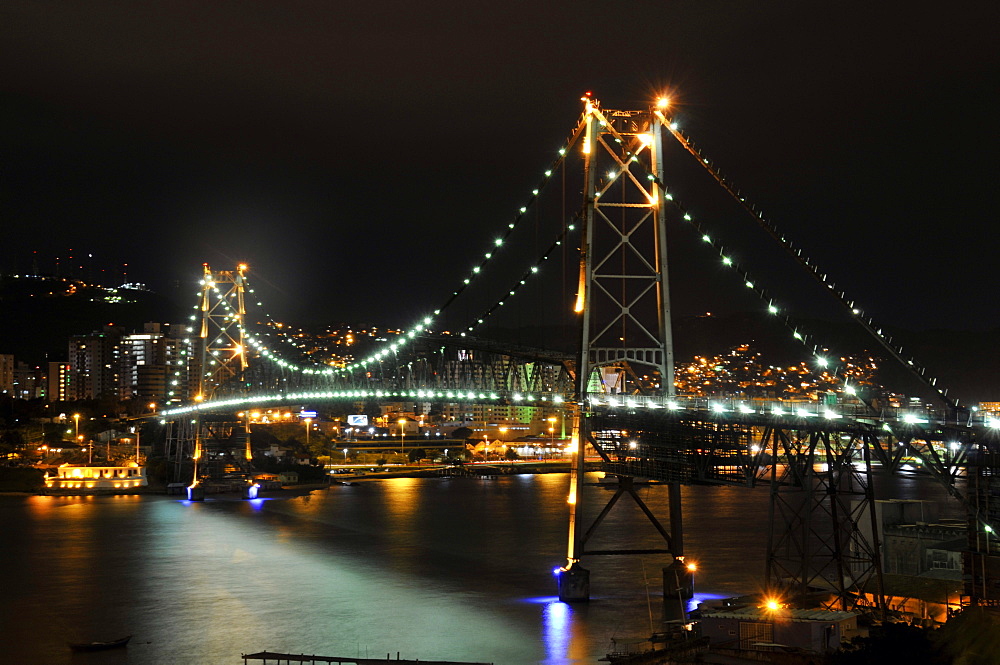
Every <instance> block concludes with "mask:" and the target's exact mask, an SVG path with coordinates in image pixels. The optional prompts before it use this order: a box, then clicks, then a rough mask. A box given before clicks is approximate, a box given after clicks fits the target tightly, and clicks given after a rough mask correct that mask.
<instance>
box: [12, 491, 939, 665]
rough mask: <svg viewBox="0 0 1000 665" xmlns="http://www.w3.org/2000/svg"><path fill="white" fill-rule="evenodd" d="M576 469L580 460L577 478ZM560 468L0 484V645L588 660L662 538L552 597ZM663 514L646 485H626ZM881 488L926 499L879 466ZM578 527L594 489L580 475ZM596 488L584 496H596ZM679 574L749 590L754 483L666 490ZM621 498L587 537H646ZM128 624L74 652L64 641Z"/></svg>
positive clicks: (139, 652)
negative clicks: (161, 491)
mask: <svg viewBox="0 0 1000 665" xmlns="http://www.w3.org/2000/svg"><path fill="white" fill-rule="evenodd" d="M588 480H591V481H594V480H596V477H594V476H588ZM567 482H568V479H567V476H566V475H563V474H549V475H537V476H535V475H525V476H505V477H501V478H499V479H496V480H477V479H468V478H462V479H390V480H382V481H373V482H366V483H360V484H357V485H353V486H334V487H331V488H330V489H329V490H321V491H316V492H313V493H312V494H310V495H308V496H300V497H294V498H288V499H263V500H255V501H236V500H209V501H206V502H204V503H195V504H191V503H187V502H182V501H177V500H173V499H171V498H169V497H159V496H142V497H139V496H119V497H42V496H38V497H0V567H2V572H0V575H2V585H0V645H2V647H3V651H2V652H0V654H2V656H0V660H2V662H9V663H74V664H75V663H86V664H91V663H93V664H104V663H142V664H145V663H152V664H159V663H163V664H164V665H167V664H171V665H185V664H187V663H199V664H201V663H205V664H213V665H214V664H218V665H239V664H240V663H242V662H243V661H242V659H241V658H240V654H241V653H252V652H255V651H263V650H270V651H284V652H291V653H310V654H312V653H315V654H321V655H328V656H357V655H361V656H369V657H382V658H384V657H385V656H386V655H387V654H391V655H392V658H395V657H396V653H397V652H400V656H401V657H402V658H413V659H417V658H419V659H424V660H435V659H437V660H455V661H477V662H491V663H496V664H497V665H528V664H531V663H552V664H555V663H590V664H593V663H596V661H597V659H598V658H600V657H601V656H603V655H604V654H605V653H606V651H607V647H608V645H609V642H610V638H611V637H612V636H618V637H623V636H646V635H648V634H649V632H650V626H651V625H652V624H656V625H658V624H659V621H660V617H661V606H660V604H661V601H662V592H661V572H660V569H661V567H662V566H663V565H664V564H665V563H666V561H665V558H664V557H662V556H659V557H658V556H645V557H634V556H600V557H599V556H594V557H590V558H588V559H586V560H585V561H584V564H585V565H586V567H588V568H590V570H591V586H592V600H591V602H590V603H586V604H577V605H566V604H563V603H560V602H559V601H558V599H557V598H556V597H555V593H556V588H555V580H554V578H553V576H552V572H551V571H552V569H553V568H554V567H556V566H559V565H562V564H563V563H564V562H565V558H564V557H565V551H566V532H567V507H566V501H565V497H566V491H567ZM641 494H642V496H643V499H644V500H645V501H646V502H647V503H648V504H649V505H650V507H651V508H652V509H653V511H654V512H655V513H656V514H657V515H659V516H661V518H662V519H663V521H664V522H666V516H667V503H666V501H667V498H666V488H665V487H663V486H659V487H658V486H650V487H648V488H643V489H642V490H641ZM880 494H882V495H883V496H904V497H914V496H917V495H921V496H923V497H925V498H940V497H943V492H942V491H941V490H939V489H938V488H937V487H936V486H933V485H932V484H931V483H929V482H918V481H913V480H903V481H894V485H893V486H892V487H890V488H887V489H883V490H882V491H880ZM582 497H583V499H584V501H586V502H587V503H586V504H585V505H587V506H589V508H588V515H587V516H586V517H585V518H584V520H583V522H584V526H589V525H590V523H591V522H592V521H593V515H594V514H596V511H597V510H599V508H600V507H601V506H603V505H604V503H605V502H606V501H607V499H608V498H610V491H609V490H607V489H604V488H600V487H595V486H588V487H586V488H585V490H584V493H583V495H582ZM598 502H599V503H598ZM683 503H684V512H685V537H686V549H687V553H688V555H689V558H691V559H697V561H698V562H699V573H698V578H697V591H698V592H699V595H700V596H702V597H704V596H729V595H735V594H740V593H747V592H753V591H755V590H757V588H758V586H759V585H760V583H761V580H762V577H763V567H764V554H765V550H766V544H767V532H766V526H767V506H768V494H767V490H766V489H764V488H762V489H755V490H747V489H742V488H712V487H685V488H684V499H683ZM661 546H662V542H661V541H660V540H659V536H658V535H657V534H656V533H655V532H654V531H653V529H652V527H651V526H649V524H648V522H647V521H646V519H645V517H644V516H642V514H641V513H640V512H639V511H638V510H637V509H636V508H635V507H634V504H633V502H632V501H631V500H629V499H627V498H623V499H622V501H620V502H619V506H618V507H616V509H615V510H614V511H613V512H612V513H611V515H610V516H609V517H608V518H607V520H606V521H605V523H604V524H603V525H602V527H601V528H600V530H599V531H598V532H597V535H596V536H595V537H594V538H593V539H592V541H591V543H589V544H588V547H590V548H594V549H603V548H606V547H630V548H649V547H661ZM127 634H132V635H134V637H133V639H132V642H131V644H130V645H129V646H128V648H127V649H124V650H117V651H113V652H112V651H108V652H102V653H92V654H74V653H72V652H70V651H69V650H68V648H67V647H66V643H67V642H68V641H91V640H105V639H114V638H117V637H121V636H123V635H127Z"/></svg>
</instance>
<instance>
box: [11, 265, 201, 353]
mask: <svg viewBox="0 0 1000 665" xmlns="http://www.w3.org/2000/svg"><path fill="white" fill-rule="evenodd" d="M181 316H182V310H181V308H180V307H178V306H177V305H176V304H175V303H173V302H171V301H170V300H169V299H167V298H165V297H163V296H161V295H159V294H157V293H153V292H152V291H145V290H140V289H109V288H103V287H98V286H92V285H87V284H84V283H83V282H80V281H78V280H73V279H69V278H63V277H17V278H15V277H9V276H7V277H0V353H8V354H13V355H14V357H15V360H19V361H24V362H28V363H32V364H37V363H42V362H46V361H49V360H53V361H55V360H65V359H66V352H67V340H68V339H69V337H70V336H72V335H78V334H85V333H89V332H91V331H94V330H100V329H101V327H102V326H105V325H107V324H109V323H113V324H115V325H120V326H124V327H125V328H126V329H127V330H129V331H131V330H142V325H143V324H144V323H146V322H149V321H156V322H160V323H171V322H177V321H181V320H182V319H181Z"/></svg>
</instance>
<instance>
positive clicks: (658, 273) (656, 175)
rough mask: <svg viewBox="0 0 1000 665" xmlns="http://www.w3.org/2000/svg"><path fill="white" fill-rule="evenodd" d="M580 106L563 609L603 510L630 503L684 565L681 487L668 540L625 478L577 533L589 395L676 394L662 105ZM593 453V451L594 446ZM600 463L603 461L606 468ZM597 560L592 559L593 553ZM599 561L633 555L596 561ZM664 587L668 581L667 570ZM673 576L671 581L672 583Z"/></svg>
mask: <svg viewBox="0 0 1000 665" xmlns="http://www.w3.org/2000/svg"><path fill="white" fill-rule="evenodd" d="M582 101H583V102H584V105H585V108H584V124H585V130H584V136H583V143H582V146H581V150H582V153H583V168H584V201H583V228H582V240H581V247H580V262H579V279H578V288H577V296H576V304H575V308H574V309H575V311H576V312H577V313H578V314H579V315H580V344H579V352H578V356H577V362H576V370H577V371H576V386H575V394H576V399H575V400H574V403H575V405H574V411H573V439H572V441H573V445H574V446H575V449H576V452H575V457H574V464H573V467H572V471H571V474H570V496H569V503H570V520H569V521H570V525H569V546H568V551H567V564H566V566H565V567H564V568H563V569H561V573H560V577H559V596H560V599H562V600H564V601H577V600H587V599H588V598H589V593H590V590H589V574H588V572H587V570H586V569H584V568H583V567H582V566H581V565H580V559H581V556H582V555H583V554H585V553H588V552H586V551H585V545H586V541H587V539H588V537H589V536H590V535H591V534H592V533H593V531H594V529H595V528H596V526H597V524H598V523H599V522H600V520H601V519H603V517H604V516H605V515H606V514H607V511H608V510H610V507H611V506H612V505H613V503H614V502H615V501H617V499H618V497H619V496H621V495H622V494H623V493H628V494H629V495H630V496H631V497H632V498H633V499H634V500H635V501H636V502H637V503H638V504H639V505H640V507H641V508H642V509H643V510H644V512H645V513H646V515H647V516H648V517H649V519H650V520H651V521H652V522H653V524H654V526H655V527H656V528H657V529H658V530H659V532H660V533H661V534H662V535H663V536H664V537H665V538H666V539H667V541H668V549H666V550H662V551H664V552H667V551H669V552H670V553H671V554H672V555H673V556H674V561H675V563H677V564H680V563H681V562H683V538H682V533H681V515H680V485H679V484H677V483H671V485H670V528H671V532H670V534H667V532H666V530H664V529H663V527H661V526H660V525H659V523H657V521H656V518H655V517H654V516H653V514H652V513H651V512H650V511H649V510H648V509H647V508H646V506H645V504H643V502H642V500H641V499H640V498H639V495H638V494H637V493H636V492H635V491H634V490H633V489H632V483H631V478H630V477H620V484H621V485H620V490H619V493H616V494H615V496H614V498H613V499H612V500H611V501H610V502H609V504H608V506H607V507H606V508H605V509H604V511H603V512H602V513H601V516H600V517H599V518H598V520H597V522H596V523H595V524H594V525H593V526H592V527H591V528H590V529H589V530H588V531H587V532H586V533H584V532H583V531H582V530H581V529H579V525H578V524H577V518H578V515H579V512H580V511H579V496H580V493H579V489H580V483H581V481H582V479H583V476H584V450H585V447H586V445H587V443H588V442H590V439H591V437H590V432H589V428H588V420H587V414H586V396H587V394H588V393H594V392H603V393H621V394H658V395H663V396H672V395H673V394H674V348H673V338H672V329H671V321H670V295H669V282H668V273H667V239H666V203H667V201H668V200H669V198H670V194H669V193H668V192H666V191H664V189H663V188H662V186H661V183H662V182H663V175H664V165H663V158H662V156H663V145H662V139H663V135H664V133H665V132H666V131H667V130H666V129H665V124H666V122H667V121H666V118H665V117H664V115H663V110H664V109H665V108H666V106H667V104H668V101H667V100H666V99H661V100H659V101H658V102H657V104H656V106H655V107H653V108H650V109H646V110H641V111H624V110H608V109H602V108H601V106H600V104H599V102H598V101H597V100H595V99H592V98H591V97H590V95H589V93H588V95H587V96H585V97H584V98H583V99H582ZM595 449H596V450H598V451H599V452H600V448H599V447H598V446H595ZM606 461H607V460H606ZM592 553H596V552H592ZM600 553H602V554H614V553H635V552H634V551H617V552H612V551H603V552H600ZM664 574H665V578H664V579H665V580H666V577H667V576H668V573H667V571H666V569H665V571H664ZM670 574H671V575H672V574H673V573H670Z"/></svg>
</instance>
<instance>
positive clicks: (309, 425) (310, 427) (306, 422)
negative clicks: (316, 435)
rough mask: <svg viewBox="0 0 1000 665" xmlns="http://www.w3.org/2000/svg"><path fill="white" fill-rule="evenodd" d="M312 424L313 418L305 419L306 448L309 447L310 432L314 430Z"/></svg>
mask: <svg viewBox="0 0 1000 665" xmlns="http://www.w3.org/2000/svg"><path fill="white" fill-rule="evenodd" d="M312 422H313V419H312V418H306V419H305V424H306V448H308V447H309V430H311V429H312Z"/></svg>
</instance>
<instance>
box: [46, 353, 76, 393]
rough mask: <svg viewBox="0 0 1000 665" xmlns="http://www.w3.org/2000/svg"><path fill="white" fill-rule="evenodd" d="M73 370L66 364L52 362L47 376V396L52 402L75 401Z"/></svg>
mask: <svg viewBox="0 0 1000 665" xmlns="http://www.w3.org/2000/svg"><path fill="white" fill-rule="evenodd" d="M72 376H73V372H72V368H71V367H70V365H69V363H66V362H50V363H49V371H48V374H47V376H46V382H47V383H46V386H47V389H46V394H47V395H48V398H49V400H50V401H52V402H65V401H66V400H69V399H73V398H72V395H73V394H75V393H74V392H73V388H72Z"/></svg>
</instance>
